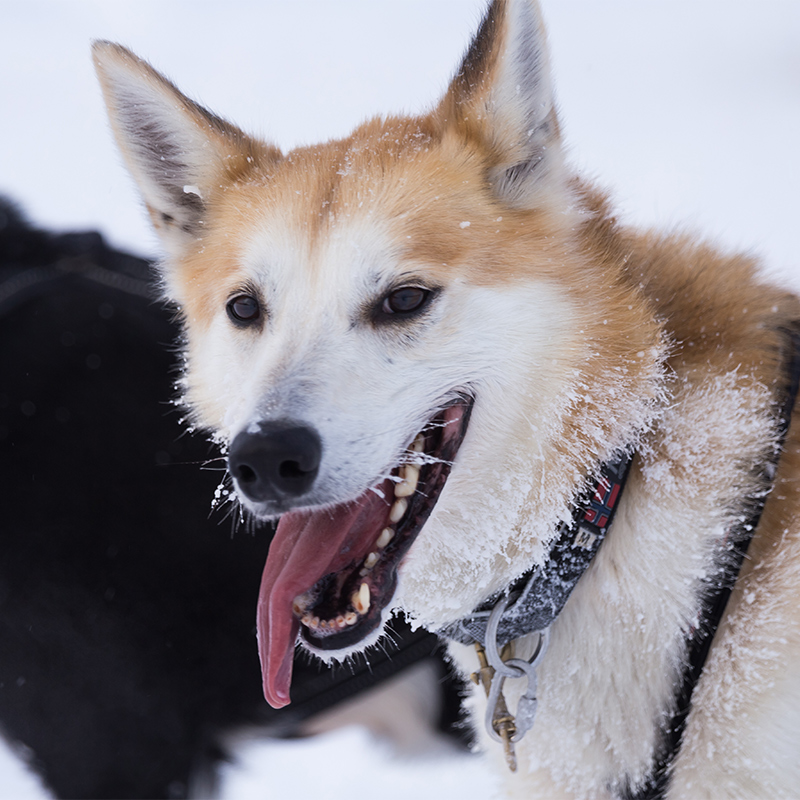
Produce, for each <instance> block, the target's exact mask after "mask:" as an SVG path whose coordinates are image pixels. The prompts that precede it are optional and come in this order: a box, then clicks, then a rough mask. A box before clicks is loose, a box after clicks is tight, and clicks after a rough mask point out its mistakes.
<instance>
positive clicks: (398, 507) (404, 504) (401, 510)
mask: <svg viewBox="0 0 800 800" xmlns="http://www.w3.org/2000/svg"><path fill="white" fill-rule="evenodd" d="M407 510H408V500H407V499H406V498H405V497H398V498H397V500H395V501H394V503H392V507H391V509H390V510H389V522H400V520H401V519H402V518H403V514H405V513H406V511H407Z"/></svg>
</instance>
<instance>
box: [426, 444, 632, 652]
mask: <svg viewBox="0 0 800 800" xmlns="http://www.w3.org/2000/svg"><path fill="white" fill-rule="evenodd" d="M632 460H633V455H632V454H625V455H624V456H623V457H622V458H620V459H619V460H617V461H614V462H612V463H609V464H604V465H603V466H602V467H601V469H600V475H599V477H598V478H597V480H596V481H595V483H594V485H593V486H592V487H591V489H590V490H589V491H588V492H587V493H586V494H585V495H584V496H583V497H582V499H581V500H580V501H579V502H578V503H576V507H575V512H574V514H573V517H572V521H571V522H570V523H567V522H564V523H562V524H561V525H560V526H559V528H558V531H557V533H556V536H555V538H554V540H553V543H552V544H551V546H550V552H549V553H548V556H547V559H546V561H545V562H544V563H543V564H537V565H536V566H535V567H533V569H531V570H529V571H528V572H526V573H525V574H524V575H522V577H520V578H519V579H517V580H516V581H515V582H514V583H512V584H511V585H510V586H508V587H507V588H505V589H503V590H502V591H500V592H497V593H496V594H494V595H493V596H492V597H490V598H489V599H488V600H487V601H486V602H485V603H483V604H482V605H480V606H479V607H478V608H477V609H475V611H473V612H472V613H471V614H469V615H468V616H466V617H464V618H462V619H460V620H458V621H456V622H454V623H452V624H450V625H448V626H446V627H445V628H443V629H442V630H440V631H439V634H440V635H442V636H445V637H447V638H448V639H452V640H454V641H456V642H460V643H461V644H473V643H478V644H481V645H484V646H485V644H486V628H487V625H488V622H489V617H490V615H491V613H492V609H493V608H495V606H496V605H497V603H498V601H499V600H500V598H501V597H507V598H509V600H508V603H507V605H506V607H505V610H504V611H503V613H502V615H501V616H500V620H499V623H498V625H497V638H496V643H497V644H498V645H504V644H508V642H511V641H513V640H514V639H519V638H520V637H522V636H526V635H527V634H530V633H536V632H540V631H544V630H546V629H547V628H549V627H550V625H551V624H552V622H553V621H554V620H555V618H556V617H557V616H558V615H559V614H560V613H561V609H562V608H564V605H565V603H566V602H567V599H568V598H569V596H570V594H571V593H572V590H573V589H574V588H575V586H576V585H577V583H578V581H579V580H580V578H581V576H582V575H583V573H584V572H585V571H586V570H587V569H588V568H589V565H590V564H591V563H592V559H594V557H595V555H596V554H597V551H598V550H599V549H600V545H601V544H602V543H603V540H604V539H605V537H606V533H607V532H608V529H609V527H610V526H611V522H612V520H613V518H614V513H615V511H616V509H617V506H618V505H619V500H620V497H621V496H622V491H623V489H624V487H625V481H626V479H627V477H628V473H629V472H630V467H631V462H632ZM494 643H495V642H494V641H493V642H492V644H494Z"/></svg>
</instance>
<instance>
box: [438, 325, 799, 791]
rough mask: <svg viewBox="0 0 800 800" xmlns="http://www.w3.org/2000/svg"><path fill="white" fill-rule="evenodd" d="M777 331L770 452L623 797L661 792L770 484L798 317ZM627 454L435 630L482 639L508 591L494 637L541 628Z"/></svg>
mask: <svg viewBox="0 0 800 800" xmlns="http://www.w3.org/2000/svg"><path fill="white" fill-rule="evenodd" d="M785 334H786V338H787V341H788V348H787V350H788V351H789V352H788V357H787V358H786V361H787V369H786V375H787V381H786V385H785V387H784V388H783V391H782V401H780V411H779V415H778V438H777V446H776V448H775V451H774V453H773V455H772V458H771V459H769V460H768V461H766V462H765V463H764V464H763V465H761V467H760V472H761V475H760V484H761V487H762V488H761V490H760V491H759V492H758V493H757V494H756V496H754V497H751V498H750V499H749V502H748V503H747V512H746V515H745V517H744V519H743V520H742V521H741V522H739V523H738V525H736V526H735V527H734V528H733V529H732V530H731V531H730V532H729V534H728V537H727V538H728V541H729V542H730V552H729V553H728V554H727V557H726V570H725V573H724V577H723V578H722V579H721V578H720V575H719V574H715V575H714V576H713V577H710V578H708V579H707V583H706V586H705V587H703V591H702V592H701V596H702V598H703V599H702V601H701V610H700V615H699V619H700V622H699V624H698V625H697V627H696V629H694V630H693V631H691V632H690V634H689V636H688V637H687V643H686V651H687V659H686V667H685V669H684V672H683V676H682V678H681V680H680V683H679V686H678V691H677V693H676V702H675V712H674V714H673V716H672V718H671V720H670V721H669V724H668V725H667V726H666V727H665V729H664V734H663V738H662V743H661V745H660V746H659V748H658V750H657V751H656V753H655V754H654V764H653V769H652V771H651V773H650V777H649V778H648V779H647V780H646V781H645V783H644V784H642V785H640V786H638V787H636V788H633V789H630V790H627V791H625V792H623V793H622V797H623V798H624V800H660V799H661V798H663V797H664V796H665V794H666V791H667V788H668V786H669V778H670V770H671V767H672V764H673V763H674V761H675V759H676V757H677V755H678V752H679V750H680V746H681V741H682V738H683V732H684V728H685V726H686V719H687V717H688V715H689V711H690V709H691V701H692V694H693V692H694V688H695V686H696V685H697V683H698V681H699V679H700V675H701V673H702V671H703V667H704V665H705V662H706V658H707V657H708V653H709V650H710V648H711V643H712V641H713V639H714V636H715V634H716V631H717V628H718V627H719V625H720V622H721V621H722V617H723V615H724V613H725V608H726V606H727V603H728V598H729V597H730V594H731V592H732V590H733V587H734V585H735V584H736V580H737V578H738V576H739V572H740V570H741V566H742V563H743V561H744V558H745V555H746V553H747V549H748V547H749V545H750V541H751V540H752V538H753V535H754V533H755V530H756V527H757V526H758V523H759V521H760V519H761V514H762V512H763V510H764V505H765V503H766V499H767V496H768V495H769V493H770V491H771V489H772V485H773V481H774V478H775V474H776V471H777V466H778V461H779V460H780V456H781V453H782V452H783V445H784V443H785V440H786V435H787V433H788V430H789V422H790V420H791V416H792V410H793V408H794V405H795V400H796V398H797V393H798V387H800V325H798V326H794V327H793V328H792V329H791V330H787V331H785ZM632 461H633V454H632V453H631V454H625V455H624V456H623V457H621V458H620V459H618V460H617V461H614V462H613V463H609V464H605V465H603V466H602V467H601V470H600V477H599V478H598V479H597V481H596V482H595V483H594V485H593V486H592V488H591V489H590V490H589V491H588V492H587V493H586V494H584V495H583V496H582V498H581V499H580V501H579V502H578V503H576V510H575V513H574V514H573V519H572V521H571V522H570V523H562V525H561V526H560V527H559V530H558V532H557V534H556V536H555V538H554V541H553V543H552V545H551V547H550V552H549V554H548V557H547V560H546V561H545V563H544V564H541V565H536V566H535V567H534V568H533V569H531V570H530V571H528V572H527V573H525V574H524V575H523V576H522V577H520V578H519V579H517V580H516V581H515V582H514V583H512V584H511V585H510V586H509V587H507V588H506V589H504V590H502V591H500V592H497V593H496V594H494V595H493V596H492V597H490V598H489V599H488V600H487V601H486V602H485V603H483V604H482V605H480V606H479V607H478V608H477V609H476V610H475V611H473V612H472V613H471V614H469V615H468V616H467V617H464V618H463V619H460V620H458V621H456V622H454V623H452V624H451V625H448V626H447V627H445V628H444V629H442V630H441V631H440V634H441V635H443V636H446V637H447V638H449V639H452V640H454V641H457V642H460V643H462V644H475V643H477V644H479V645H481V646H483V645H484V644H485V643H486V630H487V624H488V622H489V617H490V615H491V614H492V610H493V609H494V608H495V606H497V604H498V602H499V601H500V600H501V598H504V597H508V598H509V599H508V603H507V605H506V608H505V610H504V611H503V612H502V614H501V615H500V617H499V622H497V621H495V623H494V624H496V625H497V634H496V644H497V645H499V646H502V645H504V644H507V643H508V642H511V641H513V640H515V639H518V638H520V637H522V636H526V635H528V634H531V633H535V632H543V631H546V630H547V629H548V628H549V626H550V625H551V624H552V622H553V621H554V620H555V619H556V617H557V616H558V615H559V614H560V613H561V610H562V609H563V607H564V605H565V604H566V602H567V599H568V598H569V596H570V594H571V593H572V590H573V589H574V588H575V586H576V585H577V583H578V580H580V577H581V576H582V575H583V573H584V572H585V571H586V569H588V567H589V565H590V564H591V562H592V559H593V558H594V556H595V555H596V553H597V551H598V550H599V549H600V545H601V544H602V543H603V541H604V539H605V537H606V534H607V532H608V529H609V528H610V526H611V523H612V521H613V518H614V513H615V511H616V509H617V507H618V505H619V499H620V497H621V495H622V492H623V489H624V487H625V483H626V480H627V477H628V474H629V472H630V467H631V463H632ZM494 624H493V627H494Z"/></svg>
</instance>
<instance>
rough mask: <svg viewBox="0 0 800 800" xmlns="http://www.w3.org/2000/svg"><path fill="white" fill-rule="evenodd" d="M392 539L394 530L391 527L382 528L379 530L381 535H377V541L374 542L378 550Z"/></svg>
mask: <svg viewBox="0 0 800 800" xmlns="http://www.w3.org/2000/svg"><path fill="white" fill-rule="evenodd" d="M392 539H394V530H393V529H392V528H384V529H383V530H382V531H381V535H380V536H379V537H378V541H377V542H375V546H376V547H377V548H378V549H379V550H382V549H383V548H384V547H386V545H387V544H389V542H391V541H392Z"/></svg>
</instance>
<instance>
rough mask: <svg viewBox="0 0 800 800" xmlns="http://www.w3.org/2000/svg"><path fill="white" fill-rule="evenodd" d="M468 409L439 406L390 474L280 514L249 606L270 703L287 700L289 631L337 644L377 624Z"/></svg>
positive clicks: (440, 484) (353, 641) (319, 647)
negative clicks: (254, 603)
mask: <svg viewBox="0 0 800 800" xmlns="http://www.w3.org/2000/svg"><path fill="white" fill-rule="evenodd" d="M471 410H472V400H471V399H460V400H458V401H456V402H454V403H451V404H449V405H448V406H446V407H445V408H444V409H443V410H442V411H441V412H440V413H438V414H437V415H436V416H435V417H434V418H433V419H431V420H430V421H429V422H428V424H427V425H426V426H425V427H424V428H423V429H422V430H421V431H420V432H419V433H418V434H417V436H416V438H415V439H414V441H413V442H412V444H411V445H410V446H409V448H408V449H407V450H406V451H405V453H404V454H403V455H402V457H401V459H400V461H399V463H398V464H397V465H396V466H395V468H394V469H393V470H392V473H391V475H390V476H389V477H388V478H386V479H384V480H382V481H381V482H380V483H378V484H377V485H375V486H372V487H370V488H369V489H367V490H366V491H365V492H364V493H363V494H362V495H361V496H360V497H358V498H356V499H355V500H354V501H352V502H349V503H342V504H340V505H338V506H334V507H332V508H331V507H327V508H319V509H304V510H300V511H292V512H289V513H287V514H284V515H283V516H282V517H281V519H280V522H279V524H278V529H277V532H276V534H275V538H274V540H273V542H272V545H271V546H270V552H269V556H268V558H267V563H266V566H265V568H264V576H263V579H262V583H261V591H260V594H259V604H258V634H259V652H260V656H261V664H262V672H263V678H264V694H265V696H266V698H267V701H268V702H269V703H270V704H271V705H273V706H275V707H281V706H284V705H287V704H288V703H289V686H290V683H291V667H292V656H293V653H294V645H295V642H296V640H297V637H298V634H300V636H302V638H303V639H304V640H305V642H306V643H307V644H308V646H309V647H310V648H311V649H313V650H316V651H341V650H347V649H350V648H352V647H354V646H355V645H357V644H358V643H360V642H362V641H363V640H364V639H365V638H367V637H368V636H369V635H370V634H372V633H373V632H374V631H376V629H378V628H379V627H380V625H381V621H382V617H383V611H384V609H385V608H386V607H387V606H388V605H389V603H390V602H391V600H392V597H393V595H394V592H395V589H396V587H397V572H398V567H399V566H400V564H401V562H402V560H403V558H404V556H405V555H406V554H407V553H408V551H409V549H410V548H411V545H412V544H413V543H414V540H415V539H416V536H417V534H418V533H419V531H420V530H421V529H422V527H423V526H424V524H425V522H426V521H427V519H428V517H429V516H430V513H431V511H432V510H433V507H434V506H435V504H436V501H437V499H438V497H439V495H440V494H441V491H442V489H443V488H444V485H445V483H446V481H447V477H448V475H449V473H450V468H451V466H452V463H453V460H454V459H455V456H456V454H457V452H458V449H459V447H460V445H461V442H462V441H463V439H464V436H465V434H466V430H467V426H468V423H469V416H470V412H471Z"/></svg>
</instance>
